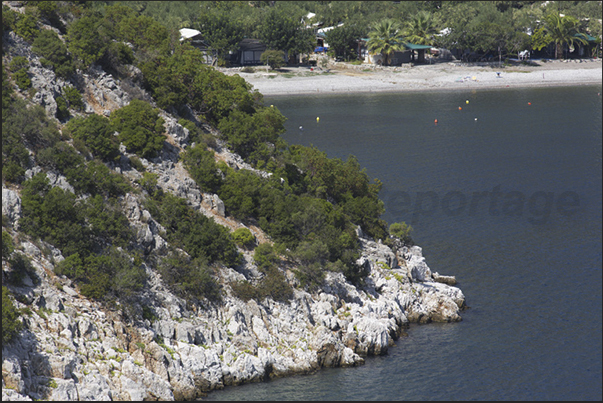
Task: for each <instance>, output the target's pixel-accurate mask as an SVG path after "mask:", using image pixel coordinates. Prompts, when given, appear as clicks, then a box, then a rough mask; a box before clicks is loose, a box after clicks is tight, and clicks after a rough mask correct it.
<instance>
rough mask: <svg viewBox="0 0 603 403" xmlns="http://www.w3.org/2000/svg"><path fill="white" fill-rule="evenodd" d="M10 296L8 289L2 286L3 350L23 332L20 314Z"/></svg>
mask: <svg viewBox="0 0 603 403" xmlns="http://www.w3.org/2000/svg"><path fill="white" fill-rule="evenodd" d="M10 295H11V294H10V291H8V288H6V287H5V286H2V348H4V345H5V344H7V343H9V342H10V341H11V340H12V339H13V337H14V336H15V335H17V333H19V330H21V322H19V321H18V318H19V312H18V311H17V308H15V306H14V305H13V301H12V300H11V298H10Z"/></svg>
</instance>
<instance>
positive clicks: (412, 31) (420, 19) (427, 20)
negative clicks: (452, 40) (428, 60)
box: [404, 11, 438, 45]
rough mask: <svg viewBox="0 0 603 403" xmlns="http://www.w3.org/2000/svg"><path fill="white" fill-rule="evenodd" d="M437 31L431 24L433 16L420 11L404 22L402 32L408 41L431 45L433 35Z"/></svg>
mask: <svg viewBox="0 0 603 403" xmlns="http://www.w3.org/2000/svg"><path fill="white" fill-rule="evenodd" d="M437 33H438V31H437V30H436V29H435V27H434V26H433V18H432V16H431V14H430V13H428V12H426V11H420V12H419V13H417V14H416V15H415V16H413V17H412V19H411V20H410V21H408V22H407V23H406V27H405V30H404V34H405V35H406V39H407V40H408V42H410V43H416V44H417V45H431V43H432V41H433V35H435V34H437Z"/></svg>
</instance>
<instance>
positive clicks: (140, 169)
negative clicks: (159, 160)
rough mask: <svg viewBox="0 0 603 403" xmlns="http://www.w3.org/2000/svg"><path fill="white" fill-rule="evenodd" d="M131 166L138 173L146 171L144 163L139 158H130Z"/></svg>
mask: <svg viewBox="0 0 603 403" xmlns="http://www.w3.org/2000/svg"><path fill="white" fill-rule="evenodd" d="M130 165H131V166H132V168H134V169H135V170H137V171H138V172H144V171H145V168H144V165H143V164H142V161H140V158H138V157H135V156H133V157H130Z"/></svg>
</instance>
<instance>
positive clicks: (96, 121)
mask: <svg viewBox="0 0 603 403" xmlns="http://www.w3.org/2000/svg"><path fill="white" fill-rule="evenodd" d="M63 133H64V134H69V135H71V136H72V137H73V138H74V139H79V140H82V141H83V142H84V143H85V144H86V146H87V147H88V148H89V149H90V151H91V152H92V154H94V155H95V156H97V157H99V158H101V159H103V160H111V159H114V158H115V157H117V156H118V155H119V142H118V141H117V138H116V137H115V136H114V135H113V128H112V127H111V123H110V122H109V119H107V118H106V117H104V116H101V115H97V114H92V115H90V116H88V117H85V118H74V119H71V120H70V121H69V122H68V123H67V125H65V128H64V129H63Z"/></svg>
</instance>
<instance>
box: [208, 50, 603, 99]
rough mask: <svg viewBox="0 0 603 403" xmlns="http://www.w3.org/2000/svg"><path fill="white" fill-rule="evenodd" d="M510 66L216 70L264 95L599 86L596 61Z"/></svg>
mask: <svg viewBox="0 0 603 403" xmlns="http://www.w3.org/2000/svg"><path fill="white" fill-rule="evenodd" d="M515 64H516V65H510V66H502V67H499V66H498V64H497V63H493V64H492V65H488V64H485V63H484V64H481V65H466V64H465V65H463V64H461V63H458V62H441V63H437V64H432V65H429V64H426V65H415V66H414V67H410V66H403V67H374V66H371V65H360V66H354V65H351V64H347V63H330V64H329V68H328V69H321V68H318V69H317V68H314V70H310V68H308V67H284V68H282V69H280V70H279V71H268V70H266V67H264V66H261V67H256V68H255V70H256V71H255V72H253V73H246V72H242V71H241V69H240V68H230V69H220V70H221V71H223V72H224V73H226V74H229V75H232V74H239V75H240V76H241V77H243V78H244V79H245V80H247V82H249V83H250V84H251V85H253V88H254V89H257V90H259V91H260V92H261V93H262V94H264V95H267V96H275V95H294V94H295V95H298V94H324V93H328V94H336V93H364V92H404V91H429V90H432V91H441V90H457V89H494V88H525V87H547V86H568V85H589V84H601V81H602V80H601V77H602V70H601V64H602V63H601V59H583V60H582V61H578V60H576V61H574V60H569V61H563V60H546V61H545V60H533V61H531V65H525V64H520V63H515ZM498 73H500V74H498Z"/></svg>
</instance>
